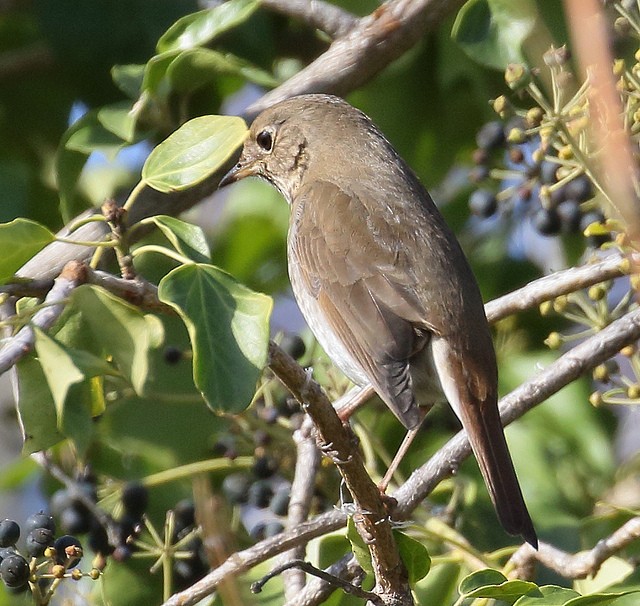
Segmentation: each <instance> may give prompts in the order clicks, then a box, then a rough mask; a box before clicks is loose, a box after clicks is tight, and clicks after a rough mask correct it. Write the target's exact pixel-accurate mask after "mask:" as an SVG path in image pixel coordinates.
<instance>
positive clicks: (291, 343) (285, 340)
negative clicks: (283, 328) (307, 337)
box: [280, 333, 307, 360]
mask: <svg viewBox="0 0 640 606" xmlns="http://www.w3.org/2000/svg"><path fill="white" fill-rule="evenodd" d="M280 347H281V348H282V349H284V350H285V351H286V352H287V353H288V354H289V355H290V356H291V357H292V358H293V359H294V360H299V359H300V358H302V356H304V354H305V353H306V351H307V346H306V345H305V344H304V341H303V340H302V337H300V335H295V334H291V333H285V334H284V335H283V336H282V340H281V341H280Z"/></svg>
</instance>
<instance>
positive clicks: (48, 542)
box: [25, 528, 54, 558]
mask: <svg viewBox="0 0 640 606" xmlns="http://www.w3.org/2000/svg"><path fill="white" fill-rule="evenodd" d="M53 540H54V539H53V532H51V531H50V530H49V529H48V528H34V529H33V530H32V531H31V532H30V533H29V534H28V535H27V538H26V539H25V550H26V552H27V555H29V556H31V557H32V558H39V557H41V556H43V555H44V550H45V549H46V548H47V547H51V546H52V545H53Z"/></svg>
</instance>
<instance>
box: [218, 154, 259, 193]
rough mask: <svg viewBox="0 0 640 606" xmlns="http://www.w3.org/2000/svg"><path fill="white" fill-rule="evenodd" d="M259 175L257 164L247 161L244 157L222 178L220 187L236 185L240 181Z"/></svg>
mask: <svg viewBox="0 0 640 606" xmlns="http://www.w3.org/2000/svg"><path fill="white" fill-rule="evenodd" d="M257 173H258V166H257V163H256V162H253V161H252V160H249V159H246V158H245V157H244V156H240V159H239V160H238V163H237V164H235V165H234V166H233V168H232V169H231V170H230V171H229V172H228V173H227V174H226V175H225V176H224V177H222V179H221V181H220V183H219V184H218V187H224V186H225V185H229V184H230V183H235V182H236V181H240V179H244V178H245V177H251V176H252V175H256V174H257Z"/></svg>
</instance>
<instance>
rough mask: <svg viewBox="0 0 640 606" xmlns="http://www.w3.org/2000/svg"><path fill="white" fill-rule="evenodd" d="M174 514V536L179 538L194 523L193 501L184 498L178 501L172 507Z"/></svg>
mask: <svg viewBox="0 0 640 606" xmlns="http://www.w3.org/2000/svg"><path fill="white" fill-rule="evenodd" d="M173 516H174V524H175V525H174V529H173V532H174V537H175V538H181V537H182V536H184V535H185V534H186V533H187V532H189V530H191V529H192V528H193V527H194V526H195V523H196V508H195V505H194V504H193V501H191V500H190V499H184V500H182V501H180V502H179V503H178V504H177V505H176V506H175V507H174V509H173Z"/></svg>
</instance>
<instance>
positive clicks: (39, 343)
mask: <svg viewBox="0 0 640 606" xmlns="http://www.w3.org/2000/svg"><path fill="white" fill-rule="evenodd" d="M35 335H36V341H35V348H36V353H37V354H38V361H39V362H40V365H41V366H42V370H43V372H44V376H45V378H46V380H47V384H48V385H49V389H50V390H51V394H52V396H53V401H54V404H55V406H56V413H57V417H58V427H59V428H62V427H63V421H64V413H65V402H66V399H67V395H68V393H69V390H70V389H71V387H72V386H73V385H76V384H78V383H81V382H83V381H85V380H88V379H89V378H91V377H95V376H97V375H117V374H118V373H117V372H116V371H115V369H114V368H113V367H112V366H111V365H109V364H108V363H107V362H106V361H105V360H103V359H101V358H98V357H97V356H94V355H92V354H90V353H89V352H87V351H82V350H73V349H69V348H67V347H65V346H64V345H63V344H62V343H60V342H58V341H56V340H55V339H53V338H51V337H50V336H48V335H47V334H46V333H44V332H43V331H41V330H38V329H35Z"/></svg>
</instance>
